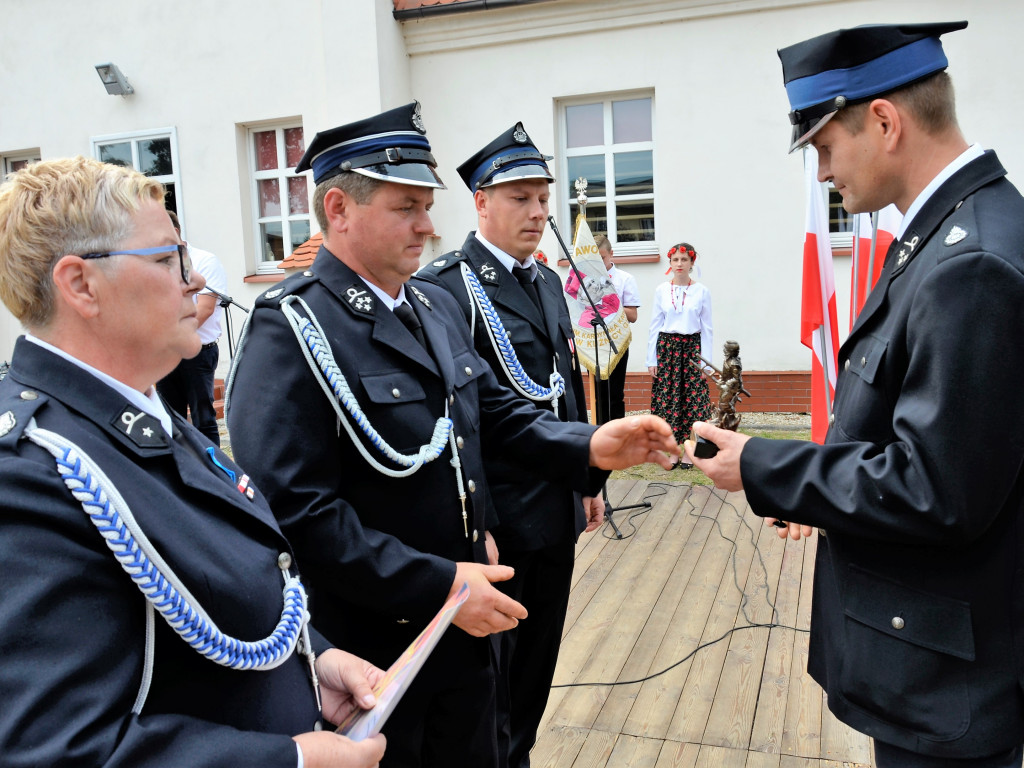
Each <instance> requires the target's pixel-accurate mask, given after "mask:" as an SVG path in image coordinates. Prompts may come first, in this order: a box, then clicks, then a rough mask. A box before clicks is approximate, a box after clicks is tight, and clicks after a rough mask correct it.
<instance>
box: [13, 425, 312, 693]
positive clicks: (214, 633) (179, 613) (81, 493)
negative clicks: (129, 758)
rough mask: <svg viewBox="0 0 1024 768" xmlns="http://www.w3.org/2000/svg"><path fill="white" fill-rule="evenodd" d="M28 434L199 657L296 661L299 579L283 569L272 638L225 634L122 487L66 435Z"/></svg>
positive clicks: (233, 664)
mask: <svg viewBox="0 0 1024 768" xmlns="http://www.w3.org/2000/svg"><path fill="white" fill-rule="evenodd" d="M25 435H26V436H27V437H28V438H29V439H30V440H31V441H32V442H33V443H35V444H36V445H38V446H40V447H42V448H44V449H45V450H47V451H48V452H49V453H50V454H51V455H52V456H53V457H54V459H56V462H57V471H58V472H59V473H60V475H61V478H62V479H63V480H64V484H65V485H66V486H67V488H68V490H70V491H71V494H72V495H73V496H74V497H75V499H76V500H78V501H79V502H80V503H81V505H82V509H83V510H84V511H85V513H86V515H88V517H89V519H90V520H91V521H92V523H93V525H94V526H96V529H97V530H98V531H99V532H100V534H101V535H102V536H103V539H104V541H105V542H106V544H107V548H108V549H110V551H111V552H113V554H114V557H115V558H117V561H118V562H119V563H120V564H121V567H122V568H123V569H124V571H125V572H126V573H127V574H128V575H129V576H130V577H131V578H132V580H133V581H134V582H135V585H136V586H137V587H138V588H139V590H140V591H141V592H142V594H143V595H145V597H146V600H148V601H149V604H150V605H151V606H152V607H153V608H154V609H155V610H156V612H157V613H159V614H160V615H161V616H162V617H163V618H164V620H165V621H166V622H167V623H168V625H170V627H171V629H173V630H174V631H175V632H176V633H177V634H178V635H179V636H180V637H181V638H182V639H183V640H184V641H185V642H186V643H188V644H189V645H190V646H191V647H192V648H193V649H194V650H195V651H197V652H198V653H199V654H201V655H202V656H204V657H206V658H207V659H210V660H211V661H213V662H216V663H217V664H220V665H222V666H225V667H229V668H231V669H238V670H267V669H273V668H274V667H276V666H278V665H280V664H282V663H283V662H284V661H286V660H287V659H288V658H289V657H290V656H291V655H292V652H293V651H294V650H295V647H296V644H297V643H298V642H299V639H300V635H302V634H304V631H305V626H306V623H307V622H308V620H309V614H308V612H307V610H306V592H305V590H304V589H303V587H302V583H301V582H300V581H299V579H298V577H296V576H290V575H289V574H288V573H287V572H285V571H282V575H283V577H284V581H285V584H284V607H283V609H282V611H281V618H280V620H279V621H278V624H277V626H276V627H275V628H274V631H273V632H272V633H271V634H270V636H268V637H266V638H265V639H263V640H258V641H255V642H246V641H244V640H238V639H236V638H233V637H229V636H227V635H225V634H224V633H223V632H221V631H220V629H218V628H217V625H216V624H215V623H214V622H213V620H212V619H211V618H210V617H209V616H208V615H207V614H206V612H205V611H204V610H203V608H202V606H201V605H200V604H199V603H198V601H196V599H195V598H194V597H193V596H192V595H191V594H190V593H189V591H188V589H187V588H186V587H185V586H184V584H182V582H181V580H180V579H179V578H178V577H177V576H176V575H175V573H174V571H173V570H172V569H171V568H170V566H169V565H168V564H167V563H165V562H164V560H163V559H162V558H161V557H160V554H159V553H158V552H157V551H156V549H155V547H154V546H153V544H152V542H150V541H149V539H148V538H147V537H146V535H145V533H143V531H142V529H141V527H139V525H138V523H137V522H136V520H135V517H134V516H133V515H132V512H131V509H129V507H128V504H127V503H126V502H125V500H124V498H123V497H122V496H121V494H120V493H119V492H118V490H117V488H116V487H115V486H114V484H113V483H112V482H111V481H110V479H109V478H107V476H106V475H105V474H104V473H103V471H102V470H101V469H100V468H99V467H98V466H96V464H95V463H94V462H93V461H92V460H91V459H90V458H89V456H88V455H87V454H86V453H85V452H84V451H82V450H81V448H79V447H78V446H76V445H75V444H74V443H72V442H71V441H69V440H67V439H65V438H64V437H62V436H60V435H58V434H56V433H54V432H50V431H48V430H45V429H40V428H39V427H37V426H36V424H35V421H34V420H33V421H32V422H31V423H30V425H29V426H28V428H26V430H25ZM140 708H141V706H140Z"/></svg>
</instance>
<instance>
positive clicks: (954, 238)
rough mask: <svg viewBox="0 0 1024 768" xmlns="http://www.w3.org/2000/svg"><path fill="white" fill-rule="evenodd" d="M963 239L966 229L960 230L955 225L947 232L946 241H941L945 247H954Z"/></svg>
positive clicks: (965, 235)
mask: <svg viewBox="0 0 1024 768" xmlns="http://www.w3.org/2000/svg"><path fill="white" fill-rule="evenodd" d="M965 237H967V230H966V229H961V228H960V227H958V226H957V225H956V224H954V225H953V228H952V229H951V230H949V234H948V235H946V239H945V240H943V242H944V243H945V244H946V245H956V244H957V243H959V242H960V241H961V240H963V239H964V238H965Z"/></svg>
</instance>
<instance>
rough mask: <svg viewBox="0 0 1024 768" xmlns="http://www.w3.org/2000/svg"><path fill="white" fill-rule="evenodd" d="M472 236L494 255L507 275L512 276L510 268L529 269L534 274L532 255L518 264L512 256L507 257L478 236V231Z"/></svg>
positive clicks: (499, 249)
mask: <svg viewBox="0 0 1024 768" xmlns="http://www.w3.org/2000/svg"><path fill="white" fill-rule="evenodd" d="M474 235H475V237H476V239H477V240H479V241H480V244H481V245H482V246H483V247H484V248H486V249H487V250H488V251H490V252H491V253H492V254H494V258H496V259H497V260H498V261H500V262H501V264H502V266H504V267H505V269H507V270H508V273H509V274H512V267H524V268H526V269H529V270H530V272H531V273H533V274H536V272H537V268H536V267H535V266H534V263H535V260H534V258H533V254H532V253H531V254H530V255H529V256H527V257H526V261H524V262H523V263H522V264H520V263H519V260H518V259H516V258H515V257H514V256H509V255H508V254H507V253H505V252H504V251H503V250H501V248H499V247H498V246H496V245H494V244H493V243H491V242H490V241H488V239H487V238H486V237H484V236H483V235H481V234H480V230H477V231H476V232H475V233H474Z"/></svg>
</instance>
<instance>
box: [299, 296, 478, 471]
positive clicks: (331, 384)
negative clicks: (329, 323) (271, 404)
mask: <svg viewBox="0 0 1024 768" xmlns="http://www.w3.org/2000/svg"><path fill="white" fill-rule="evenodd" d="M293 302H298V303H299V304H301V305H302V306H303V308H304V309H305V311H306V314H307V315H308V318H306V317H302V315H300V314H299V313H298V312H296V311H295V309H294V308H293V307H292V306H291V304H292V303H293ZM281 311H282V312H283V313H284V315H285V317H287V318H288V322H289V324H290V325H291V327H292V331H294V333H295V336H296V338H298V340H299V345H300V347H301V348H302V352H303V355H305V357H306V362H307V363H308V364H309V366H310V368H312V369H313V372H314V374H317V375H316V380H317V381H318V382H319V384H320V387H321V389H323V390H324V393H325V394H326V395H327V399H328V400H329V401H330V402H331V405H332V406H333V408H334V411H335V413H336V414H337V415H338V420H339V422H340V423H341V424H342V425H344V427H345V431H346V432H348V435H349V438H350V439H351V440H352V444H353V445H355V447H356V448H357V449H358V450H359V453H360V454H362V456H363V458H364V459H366V461H367V463H369V464H370V465H371V466H372V467H374V469H376V470H377V471H378V472H380V473H381V474H384V475H387V476H389V477H407V476H409V475H411V474H413V473H414V472H416V471H417V470H418V469H419V468H420V467H422V466H423V465H424V464H427V463H429V462H431V461H434V460H435V459H436V458H437V457H438V456H440V455H441V454H442V453H444V449H445V447H446V446H447V445H448V443H449V437H450V436H451V434H452V428H453V423H452V420H451V419H450V418H448V405H447V403H446V404H445V415H444V416H443V417H441V418H439V419H438V420H437V422H436V423H435V424H434V432H433V434H432V435H431V436H430V442H429V443H427V444H426V445H421V446H420V449H419V451H418V452H417V453H416V455H414V456H407V455H405V454H402V453H399V452H398V451H396V450H395V449H394V448H392V447H391V446H390V445H389V444H388V443H387V441H386V440H384V438H383V437H382V436H381V435H380V433H379V432H377V430H376V429H374V427H373V425H372V424H371V423H370V421H369V419H367V418H366V414H364V413H363V410H362V408H361V407H360V406H359V401H358V400H356V398H355V395H353V394H352V390H351V388H350V387H349V385H348V381H346V379H345V375H344V374H343V373H342V372H341V369H339V368H338V364H337V363H336V362H335V360H334V353H333V352H332V351H331V347H330V345H329V344H328V343H327V342H326V341H324V339H325V337H326V334H325V333H324V331H323V329H322V328H321V327H320V324H319V323H318V322H317V320H316V316H315V315H314V314H313V311H312V310H311V309H310V308H309V306H308V305H307V304H306V302H304V301H303V300H302V299H301V298H299V297H298V296H286V297H285V298H283V299H282V300H281ZM319 374H323V375H322V376H321V375H319ZM339 403H340V405H341V406H344V408H345V410H346V411H347V412H348V414H349V416H351V419H349V418H346V417H345V415H344V414H343V413H342V411H341V408H340V407H339ZM352 421H354V422H355V423H356V425H357V426H358V427H359V429H360V431H361V432H362V433H363V434H364V435H365V436H366V438H367V439H368V440H369V441H370V443H371V444H372V445H373V446H374V448H376V449H377V450H378V451H379V452H380V453H381V454H383V455H384V456H386V457H387V458H388V459H390V460H391V461H392V462H394V463H395V464H397V465H399V466H401V467H406V469H403V470H395V469H391V468H390V467H387V466H385V465H383V464H381V463H380V462H379V461H377V459H376V458H375V457H374V456H373V455H371V454H370V452H369V451H367V450H366V446H364V445H363V441H362V440H360V439H359V437H358V436H357V435H356V433H355V430H354V429H353V427H352V424H351V422H352ZM452 450H453V452H454V451H455V444H454V442H452ZM456 459H457V456H456ZM454 461H455V460H453V463H454ZM456 474H457V475H458V478H459V485H460V488H461V485H462V474H461V473H460V472H456Z"/></svg>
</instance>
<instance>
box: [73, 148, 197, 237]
mask: <svg viewBox="0 0 1024 768" xmlns="http://www.w3.org/2000/svg"><path fill="white" fill-rule="evenodd" d="M92 152H93V157H95V158H96V159H97V160H102V161H103V162H104V163H111V164H113V165H122V166H125V167H127V168H134V169H135V170H137V171H139V172H141V173H144V174H145V175H146V176H151V177H153V178H154V179H156V180H157V181H159V182H160V183H161V184H163V185H164V190H165V195H164V206H165V207H166V208H167V210H169V211H174V212H175V213H176V214H177V215H178V220H179V221H180V222H181V225H182V228H183V229H184V226H185V217H184V216H183V215H182V204H181V177H180V175H179V173H178V134H177V131H176V130H175V129H174V128H161V129H158V130H153V131H142V132H139V133H119V134H114V135H110V136H97V137H95V138H93V140H92Z"/></svg>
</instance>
